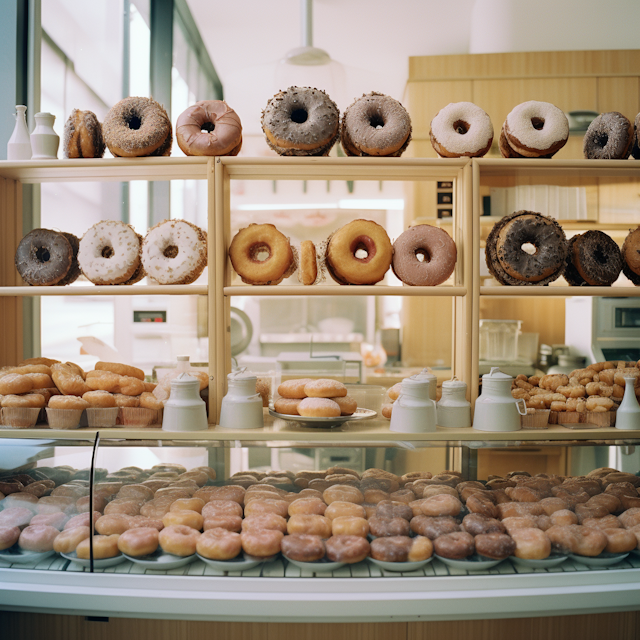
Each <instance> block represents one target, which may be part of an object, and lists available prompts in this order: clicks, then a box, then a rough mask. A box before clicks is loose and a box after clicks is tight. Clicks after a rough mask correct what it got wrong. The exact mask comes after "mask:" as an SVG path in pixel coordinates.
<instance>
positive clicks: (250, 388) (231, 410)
mask: <svg viewBox="0 0 640 640" xmlns="http://www.w3.org/2000/svg"><path fill="white" fill-rule="evenodd" d="M257 380H258V379H257V377H256V376H254V375H253V374H251V373H247V372H246V370H245V369H244V368H243V369H240V370H239V371H234V372H232V373H230V374H229V375H228V376H227V382H228V391H227V395H226V396H225V397H224V398H222V407H221V408H220V426H221V427H223V428H225V429H260V428H262V427H264V418H263V411H262V396H261V395H260V394H259V393H256V382H257Z"/></svg>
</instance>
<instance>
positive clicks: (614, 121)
mask: <svg viewBox="0 0 640 640" xmlns="http://www.w3.org/2000/svg"><path fill="white" fill-rule="evenodd" d="M633 139H634V130H633V124H631V122H629V120H627V118H625V117H624V116H623V115H622V114H621V113H618V112H617V111H610V112H608V113H601V114H600V115H599V116H598V117H597V118H595V120H593V121H592V122H591V124H590V125H589V128H588V129H587V132H586V133H585V134H584V141H583V145H582V148H583V151H584V157H585V158H586V159H587V160H626V159H627V158H628V157H629V154H630V153H631V148H632V146H633Z"/></svg>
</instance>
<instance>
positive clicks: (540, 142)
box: [504, 100, 569, 158]
mask: <svg viewBox="0 0 640 640" xmlns="http://www.w3.org/2000/svg"><path fill="white" fill-rule="evenodd" d="M504 134H505V136H506V138H507V142H508V143H509V146H510V147H511V148H512V149H513V150H514V151H516V152H517V153H519V154H520V155H521V156H525V157H526V158H539V157H540V156H547V155H549V154H554V153H556V152H558V151H559V150H560V149H562V147H564V145H565V144H566V143H567V139H568V138H569V121H568V120H567V116H565V115H564V113H563V112H562V110H561V109H558V107H556V106H555V105H553V104H551V103H550V102H537V101H535V100H530V101H529V102H523V103H522V104H519V105H518V106H517V107H515V108H514V109H513V110H512V111H511V113H509V115H508V116H507V119H506V120H505V123H504Z"/></svg>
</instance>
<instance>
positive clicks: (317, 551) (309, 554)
mask: <svg viewBox="0 0 640 640" xmlns="http://www.w3.org/2000/svg"><path fill="white" fill-rule="evenodd" d="M282 554H283V555H284V556H285V557H287V558H291V560H297V561H298V562H317V561H318V560H322V558H324V554H325V546H324V541H323V540H322V538H321V537H320V536H314V535H308V534H303V533H294V534H292V535H288V536H285V537H284V538H283V539H282Z"/></svg>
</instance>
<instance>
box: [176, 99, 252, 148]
mask: <svg viewBox="0 0 640 640" xmlns="http://www.w3.org/2000/svg"><path fill="white" fill-rule="evenodd" d="M176 141H177V142H178V146H179V147H180V148H181V149H182V151H183V153H184V154H185V155H187V156H237V155H238V153H239V152H240V149H241V147H242V124H241V122H240V118H239V117H238V114H237V113H236V112H235V111H234V110H233V109H232V108H231V107H230V106H229V105H228V104H227V103H226V102H224V100H201V101H200V102H196V103H195V104H194V105H192V106H191V107H188V108H187V109H186V110H185V111H183V112H182V113H181V114H180V115H179V116H178V119H177V120H176Z"/></svg>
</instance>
